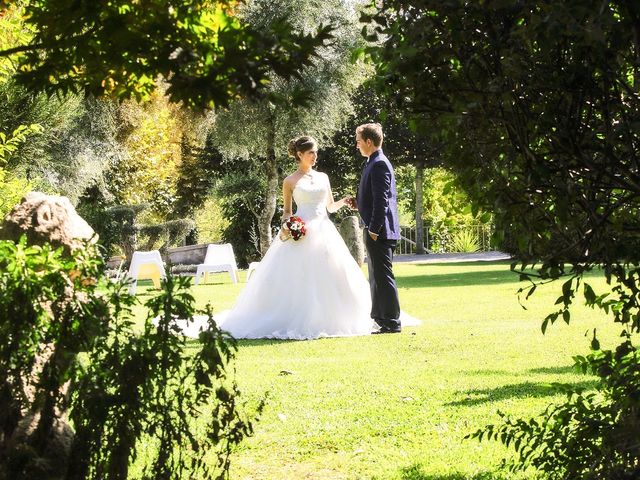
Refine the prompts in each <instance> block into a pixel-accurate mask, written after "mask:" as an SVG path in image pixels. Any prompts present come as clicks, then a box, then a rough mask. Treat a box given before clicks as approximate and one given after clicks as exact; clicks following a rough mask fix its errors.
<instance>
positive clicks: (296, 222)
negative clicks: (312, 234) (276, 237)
mask: <svg viewBox="0 0 640 480" xmlns="http://www.w3.org/2000/svg"><path fill="white" fill-rule="evenodd" d="M285 225H286V227H287V229H288V230H289V235H291V238H293V239H294V240H300V239H301V238H302V237H304V236H305V234H306V233H307V229H306V227H305V225H304V220H302V219H301V218H300V217H296V216H295V215H292V216H290V217H289V218H288V219H287V220H285V221H284V223H283V226H285Z"/></svg>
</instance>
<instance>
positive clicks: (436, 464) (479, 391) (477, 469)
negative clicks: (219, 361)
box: [141, 262, 619, 480]
mask: <svg viewBox="0 0 640 480" xmlns="http://www.w3.org/2000/svg"><path fill="white" fill-rule="evenodd" d="M395 272H396V276H397V279H398V287H399V291H400V300H401V304H402V307H403V309H404V310H406V311H407V312H408V313H409V314H411V315H413V316H415V317H418V318H421V319H422V320H423V324H422V325H421V326H419V327H414V328H406V329H405V330H404V331H403V332H402V333H401V334H400V335H374V336H371V337H360V338H338V339H322V340H314V341H273V340H264V341H262V340H260V341H242V342H240V348H239V353H238V358H237V364H236V366H237V381H238V383H239V385H240V388H241V390H242V392H243V395H244V397H245V399H246V400H247V401H248V402H249V405H250V406H251V405H255V403H257V401H258V399H260V398H261V397H262V396H264V395H265V394H268V404H267V408H266V410H265V412H264V414H263V415H262V418H261V419H260V421H259V422H258V423H257V424H256V432H255V435H254V436H253V437H252V438H250V439H248V440H247V441H245V442H244V443H243V445H242V446H241V447H240V448H239V449H238V451H237V453H236V454H235V457H234V463H233V467H232V471H231V478H232V479H234V480H236V479H322V480H329V479H380V480H383V479H384V480H387V479H406V480H427V479H430V480H432V479H433V480H435V479H442V480H445V479H446V480H457V479H503V478H504V479H506V478H536V476H535V475H534V472H530V473H529V474H528V475H520V476H514V475H511V474H508V473H507V474H502V473H500V472H499V470H498V467H499V463H500V460H501V458H503V457H504V456H505V454H510V452H509V451H507V450H505V449H504V448H503V447H501V446H500V445H499V444H496V443H493V442H491V443H486V442H485V443H481V444H480V443H478V442H477V441H475V440H463V437H464V435H465V434H467V433H469V432H472V431H474V430H476V429H477V428H479V427H481V426H483V425H485V424H487V423H491V422H496V421H498V415H497V411H498V410H500V411H503V412H505V413H509V414H513V415H516V416H531V415H534V414H537V413H538V412H540V411H542V410H543V409H544V407H545V406H546V405H548V404H549V403H550V402H553V401H555V400H561V399H562V398H563V394H562V393H560V387H559V385H558V384H560V385H577V386H585V387H589V386H591V385H593V384H594V381H593V378H592V377H587V376H582V375H579V374H577V373H575V372H573V370H572V369H571V365H572V360H571V356H572V355H575V354H584V353H585V352H586V351H587V349H588V339H587V338H585V336H584V335H585V332H586V331H587V330H588V329H590V328H593V327H597V328H598V333H599V336H600V339H601V343H602V345H603V347H607V346H612V345H615V344H616V343H615V342H616V340H617V335H618V334H619V327H615V326H613V324H612V322H611V321H608V320H606V319H605V318H603V317H602V316H601V314H600V313H599V312H597V311H592V310H590V309H586V308H584V307H582V306H578V307H576V308H575V309H574V313H573V320H572V324H571V325H570V326H568V325H566V324H564V323H562V322H561V323H558V324H556V325H554V326H552V327H550V328H549V330H548V331H547V334H546V335H542V333H541V331H540V324H541V320H542V318H543V317H544V316H545V314H546V313H548V312H550V311H551V309H552V307H553V303H554V302H555V299H556V297H557V296H558V291H559V287H560V285H553V286H547V287H545V288H542V289H538V291H537V292H536V294H535V295H534V296H533V297H532V299H530V301H528V302H527V303H526V306H527V310H524V309H523V308H522V307H521V306H520V304H519V303H518V300H517V296H516V291H517V289H518V287H519V283H518V281H517V275H515V274H513V273H511V272H510V271H509V266H508V263H506V262H498V263H484V262H478V263H449V264H431V265H407V264H398V265H396V268H395ZM242 278H243V281H242V282H241V283H240V284H238V285H232V284H231V283H230V282H229V280H228V276H226V275H224V274H216V275H215V276H213V277H212V282H211V283H209V284H206V285H199V286H197V287H194V294H195V296H196V298H197V302H198V305H200V306H204V305H205V304H206V303H207V302H211V304H212V305H213V306H214V310H215V311H220V310H224V309H227V308H230V307H231V306H232V305H233V301H234V299H235V298H236V296H237V294H238V293H239V291H240V289H241V288H242V286H243V285H244V277H242ZM591 283H592V285H593V286H594V288H595V289H596V292H598V291H601V290H602V289H603V288H604V282H603V281H602V280H601V279H600V278H596V277H594V278H593V281H592V282H591ZM598 287H599V288H598ZM141 292H142V295H141V297H142V298H144V297H145V295H146V294H145V289H141ZM283 372H291V373H283Z"/></svg>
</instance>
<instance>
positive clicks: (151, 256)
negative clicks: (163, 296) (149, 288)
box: [127, 250, 166, 295]
mask: <svg viewBox="0 0 640 480" xmlns="http://www.w3.org/2000/svg"><path fill="white" fill-rule="evenodd" d="M127 276H128V277H129V278H131V279H132V280H133V283H132V284H131V286H130V287H129V293H130V294H131V295H135V293H136V288H137V287H138V280H145V279H151V280H152V281H153V286H154V287H156V288H160V278H164V277H165V276H166V273H165V270H164V263H163V262H162V257H161V256H160V252H159V251H158V250H151V251H150V252H133V256H132V257H131V265H129V272H128V273H127Z"/></svg>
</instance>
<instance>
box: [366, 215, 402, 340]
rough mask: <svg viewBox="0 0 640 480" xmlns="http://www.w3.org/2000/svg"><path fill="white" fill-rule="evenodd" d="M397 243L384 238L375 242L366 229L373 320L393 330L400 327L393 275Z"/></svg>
mask: <svg viewBox="0 0 640 480" xmlns="http://www.w3.org/2000/svg"><path fill="white" fill-rule="evenodd" d="M396 243H397V242H396V240H386V239H383V238H378V240H376V241H374V240H373V239H372V238H371V236H369V232H368V230H367V229H366V228H365V229H364V244H365V247H366V248H367V264H368V267H369V285H370V287H371V318H373V319H374V320H375V321H376V323H378V325H380V326H381V327H388V328H391V329H395V328H398V327H400V302H399V301H398V289H397V287H396V278H395V277H394V275H393V251H394V250H395V248H396Z"/></svg>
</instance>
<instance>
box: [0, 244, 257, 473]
mask: <svg viewBox="0 0 640 480" xmlns="http://www.w3.org/2000/svg"><path fill="white" fill-rule="evenodd" d="M0 266H1V268H0V272H1V273H0V339H1V342H0V366H1V371H0V403H1V405H2V411H3V415H2V416H0V422H1V423H0V427H1V428H2V431H3V433H4V435H3V436H2V439H1V440H0V442H1V443H2V444H1V445H0V446H1V448H0V451H1V452H2V454H1V455H0V463H1V464H2V470H3V471H4V472H6V474H7V475H8V477H7V478H12V479H16V480H17V479H23V478H24V479H27V478H35V477H34V475H37V472H41V470H38V469H42V468H43V464H42V463H38V462H39V461H38V460H37V457H38V455H44V454H46V451H47V450H46V449H47V443H46V441H44V440H45V439H46V435H48V432H49V431H50V430H51V428H52V425H53V424H54V422H55V421H56V417H57V415H62V414H64V412H66V411H67V409H69V412H70V418H71V420H72V421H73V425H74V429H75V434H74V435H73V438H72V440H73V441H72V446H71V453H70V458H69V462H70V467H69V472H68V475H69V478H74V479H116V478H119V479H126V478H133V476H134V474H133V472H134V470H133V469H134V468H135V471H139V472H144V476H146V477H147V478H149V476H153V477H154V478H166V479H179V478H184V477H185V476H189V477H192V476H193V475H203V476H205V477H207V478H218V479H222V478H227V474H226V472H227V470H228V468H229V462H230V459H229V455H230V453H231V450H232V448H233V446H234V445H236V444H238V443H239V442H240V441H241V440H242V439H243V438H244V437H245V436H247V435H249V434H250V433H251V432H252V426H251V422H250V421H249V420H246V419H245V418H244V416H243V415H242V414H241V413H240V411H239V406H238V403H237V396H238V394H239V392H238V389H237V386H236V385H235V382H234V380H233V378H232V377H231V376H230V375H229V370H230V362H231V361H232V359H233V357H234V352H235V344H234V342H233V341H232V340H231V339H230V338H228V337H227V336H226V335H225V334H224V333H223V332H221V331H220V330H219V329H218V328H217V326H216V325H215V322H214V321H213V319H212V316H211V312H210V311H209V312H208V317H209V323H208V327H207V328H206V329H205V330H204V331H202V332H201V333H200V338H199V340H200V343H199V344H198V346H197V347H196V348H195V351H194V350H193V349H191V348H187V342H186V339H185V338H184V337H183V336H181V335H180V331H181V330H180V328H179V326H178V322H179V320H178V319H183V320H181V321H187V322H188V321H192V320H193V315H194V313H195V310H194V306H193V304H194V299H193V297H192V296H191V295H190V294H189V293H188V289H189V287H190V285H189V280H188V279H186V278H174V277H172V276H171V275H169V276H168V277H167V279H166V280H165V281H164V282H163V286H162V291H161V292H159V293H158V294H157V295H155V296H153V297H151V298H150V299H149V300H148V301H147V302H146V304H145V309H146V311H147V315H146V320H145V322H144V328H143V332H142V333H141V334H140V333H139V332H137V331H136V329H135V326H134V322H133V321H132V316H131V309H132V306H133V305H134V303H135V297H132V296H130V295H128V294H127V293H126V290H127V285H126V283H123V282H118V283H113V282H110V281H107V280H106V279H104V277H103V276H102V273H101V272H102V268H103V266H102V262H101V260H100V257H99V256H98V255H96V252H95V251H94V250H93V248H92V247H87V248H83V249H76V250H75V251H74V252H73V253H72V255H71V256H68V257H65V256H64V255H63V253H62V249H59V250H52V249H51V248H50V247H49V246H47V245H45V246H43V247H38V246H27V245H26V243H25V240H24V238H23V239H22V240H21V241H20V242H19V243H18V244H15V243H13V242H10V241H2V242H0ZM47 352H50V355H47ZM79 352H83V353H82V355H81V356H77V354H78V353H79ZM32 376H33V377H32ZM25 381H27V382H30V383H31V385H32V387H31V388H32V389H33V394H31V395H28V394H27V395H25V391H26V390H25V383H24V382H25ZM68 381H70V384H69V387H68V388H70V390H69V392H68V394H67V396H65V395H61V394H60V391H61V389H62V388H66V387H64V385H65V384H66V383H67V382H68ZM260 409H261V407H259V410H260ZM25 412H32V413H39V417H38V419H37V425H36V428H35V430H34V432H33V433H32V434H31V435H28V436H27V437H26V438H24V437H23V438H22V440H21V441H22V442H24V443H25V445H26V447H27V450H25V448H24V447H22V448H15V447H16V443H15V442H16V439H12V435H13V434H14V433H15V431H16V426H17V425H18V424H19V422H20V420H21V419H22V418H23V417H24V415H25ZM12 442H13V443H12ZM143 444H144V445H154V446H155V447H156V448H154V450H153V452H151V451H149V452H147V455H144V456H138V455H136V453H137V452H138V450H139V448H140V446H141V445H143ZM18 447H20V445H18ZM27 451H29V452H31V453H30V454H29V455H27V454H25V452H27ZM56 454H59V452H56ZM30 455H32V456H30ZM210 455H213V456H214V457H215V459H216V460H212V459H211V458H210V457H209V456H210ZM205 456H206V457H205ZM207 457H209V458H207Z"/></svg>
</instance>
